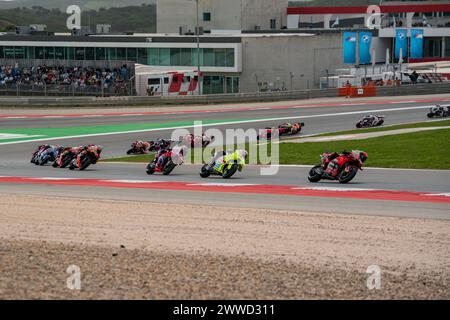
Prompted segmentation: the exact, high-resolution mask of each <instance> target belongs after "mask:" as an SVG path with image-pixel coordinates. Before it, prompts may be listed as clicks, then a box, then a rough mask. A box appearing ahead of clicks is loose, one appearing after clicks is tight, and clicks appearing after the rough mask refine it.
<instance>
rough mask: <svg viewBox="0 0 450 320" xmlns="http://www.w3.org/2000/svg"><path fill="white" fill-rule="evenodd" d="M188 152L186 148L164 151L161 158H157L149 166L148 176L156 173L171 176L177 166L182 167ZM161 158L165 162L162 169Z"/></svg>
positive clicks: (160, 155)
mask: <svg viewBox="0 0 450 320" xmlns="http://www.w3.org/2000/svg"><path fill="white" fill-rule="evenodd" d="M186 152H187V151H186V149H185V148H178V147H175V148H174V149H167V150H164V151H162V152H161V153H160V154H159V156H157V157H155V159H153V161H151V162H150V163H149V164H148V165H147V174H148V175H152V174H154V173H155V172H160V173H162V174H163V175H165V176H167V175H169V174H171V173H172V171H173V170H174V169H175V168H176V167H177V166H181V165H182V164H183V163H184V155H185V154H186ZM160 157H164V162H163V164H162V166H161V167H158V160H159V159H160Z"/></svg>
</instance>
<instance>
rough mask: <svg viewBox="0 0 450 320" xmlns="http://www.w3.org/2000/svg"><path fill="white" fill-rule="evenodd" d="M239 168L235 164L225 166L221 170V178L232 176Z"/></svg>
mask: <svg viewBox="0 0 450 320" xmlns="http://www.w3.org/2000/svg"><path fill="white" fill-rule="evenodd" d="M238 169H239V166H238V165H237V164H233V165H231V167H226V168H225V169H224V170H223V175H222V178H224V179H229V178H231V177H232V176H234V174H235V173H236V171H237V170H238Z"/></svg>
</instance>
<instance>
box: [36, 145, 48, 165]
mask: <svg viewBox="0 0 450 320" xmlns="http://www.w3.org/2000/svg"><path fill="white" fill-rule="evenodd" d="M50 147H51V146H50V145H49V144H42V145H40V146H38V148H37V150H36V151H35V152H33V156H32V157H31V163H34V164H37V163H36V161H37V159H38V158H39V155H40V154H41V153H42V152H44V151H45V150H46V149H47V148H50Z"/></svg>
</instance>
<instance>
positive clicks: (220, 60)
mask: <svg viewBox="0 0 450 320" xmlns="http://www.w3.org/2000/svg"><path fill="white" fill-rule="evenodd" d="M225 52H226V51H225V49H215V50H214V65H215V66H216V67H225V66H226V64H227V63H226V53H225Z"/></svg>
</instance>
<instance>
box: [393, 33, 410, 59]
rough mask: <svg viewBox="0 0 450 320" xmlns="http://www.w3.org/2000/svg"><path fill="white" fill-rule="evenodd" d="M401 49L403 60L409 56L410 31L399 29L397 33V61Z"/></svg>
mask: <svg viewBox="0 0 450 320" xmlns="http://www.w3.org/2000/svg"><path fill="white" fill-rule="evenodd" d="M400 48H401V49H402V56H403V59H404V58H406V57H407V56H408V30H406V29H397V30H396V32H395V59H399V58H400Z"/></svg>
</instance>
